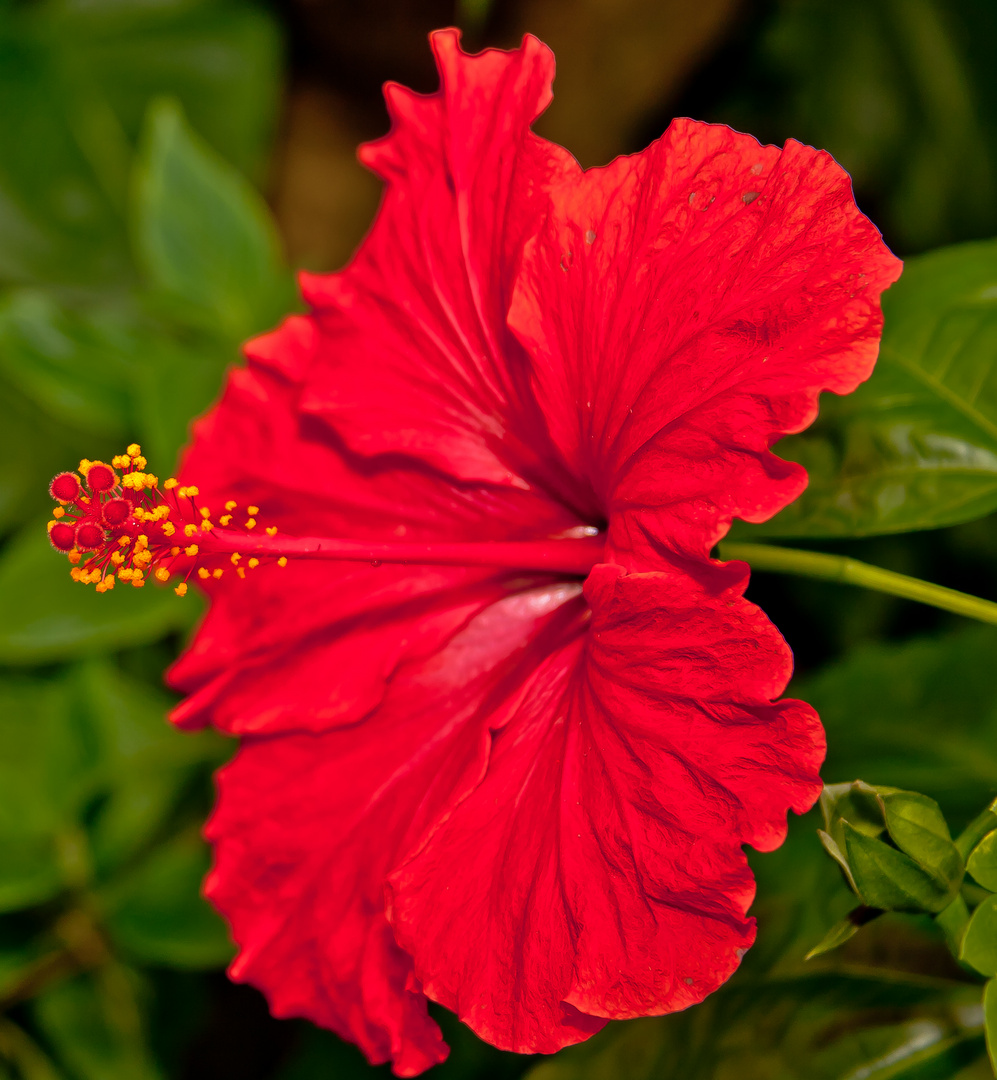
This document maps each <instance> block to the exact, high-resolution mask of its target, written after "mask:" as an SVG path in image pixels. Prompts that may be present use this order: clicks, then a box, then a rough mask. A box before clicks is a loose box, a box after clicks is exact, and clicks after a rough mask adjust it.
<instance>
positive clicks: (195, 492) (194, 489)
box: [187, 484, 201, 499]
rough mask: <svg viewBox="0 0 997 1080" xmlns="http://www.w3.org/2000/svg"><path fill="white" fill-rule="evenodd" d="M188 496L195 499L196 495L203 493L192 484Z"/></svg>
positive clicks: (188, 489)
mask: <svg viewBox="0 0 997 1080" xmlns="http://www.w3.org/2000/svg"><path fill="white" fill-rule="evenodd" d="M187 494H188V495H189V496H190V498H192V499H193V498H194V496H195V495H200V494H201V491H200V489H199V488H196V487H194V485H193V484H191V485H190V487H189V488H187Z"/></svg>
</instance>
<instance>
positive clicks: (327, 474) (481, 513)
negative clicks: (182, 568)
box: [170, 317, 577, 733]
mask: <svg viewBox="0 0 997 1080" xmlns="http://www.w3.org/2000/svg"><path fill="white" fill-rule="evenodd" d="M310 327H311V321H310V320H307V319H303V318H301V317H295V318H293V319H290V320H288V322H287V323H286V324H285V325H284V327H282V328H281V330H279V331H277V332H275V333H274V334H270V335H267V336H266V337H265V338H263V339H258V340H257V341H256V342H253V343H251V344H250V346H249V348H248V350H247V351H248V353H249V356H250V367H249V368H248V369H243V370H237V371H235V372H233V373H232V374H231V375H230V377H229V380H228V383H227V385H226V389H225V394H224V396H223V398H222V401H221V402H220V403H219V405H218V406H217V408H215V409H214V410H213V411H212V412H211V413H210V414H209V415H208V416H207V417H205V418H204V419H202V420H200V421H198V423H197V424H196V426H195V433H196V436H197V437H196V440H195V443H194V445H193V447H192V448H191V450H190V451H189V453H188V454H187V456H186V459H185V462H184V467H183V473H182V476H183V477H185V478H189V481H190V482H196V484H197V486H198V487H199V489H200V492H201V494H200V496H199V500H200V501H201V503H202V504H203V505H205V506H207V507H208V508H209V509H212V510H213V511H214V513H215V515H217V514H219V513H220V512H221V507H222V504H224V503H225V502H226V501H227V500H228V499H229V498H231V497H233V496H234V497H236V498H237V499H238V501H239V503H240V505H241V506H242V507H243V508H244V507H245V506H247V505H258V506H259V507H260V515H259V516H260V521H261V527H262V525H264V524H265V525H274V526H277V527H278V528H279V529H281V530H282V531H286V532H289V533H292V534H298V535H300V534H302V533H304V534H311V535H318V536H322V535H326V536H339V537H347V538H365V537H370V538H376V539H384V538H388V539H405V540H423V539H436V538H438V537H444V538H446V539H447V540H459V539H467V540H472V539H478V538H480V537H481V536H482V535H483V534H484V535H489V536H491V537H494V538H497V539H519V538H521V537H533V536H535V535H536V533H535V530H536V529H537V527H538V524H539V526H540V528H541V529H546V530H548V532H549V534H556V533H559V532H562V531H564V530H565V529H567V528H570V527H572V526H574V525H575V524H577V518H576V517H575V516H574V515H572V514H571V513H570V512H569V511H567V510H566V509H565V508H563V507H562V506H559V505H558V504H555V503H551V502H550V501H549V500H547V499H543V498H541V497H540V496H539V495H538V494H537V493H535V492H532V491H523V490H521V489H518V488H509V487H496V486H488V485H466V486H454V485H451V484H444V483H441V482H440V478H439V477H438V476H436V475H433V474H431V473H430V472H429V470H427V469H426V467H425V466H424V465H423V464H422V463H421V462H419V461H418V460H411V461H399V460H398V459H397V458H393V459H391V460H390V461H382V462H379V463H372V462H368V461H365V460H364V459H359V460H358V459H357V458H356V456H355V455H352V454H351V453H350V452H349V451H348V450H346V448H345V447H342V446H341V445H339V444H337V442H336V440H335V439H334V438H333V437H332V435H331V433H330V432H329V431H328V430H327V429H325V428H319V429H318V430H315V428H314V424H312V426H311V428H310V427H309V420H308V418H307V417H306V418H304V420H302V418H301V416H300V413H299V411H298V408H299V400H300V393H301V388H300V383H298V382H296V381H295V379H297V378H300V377H303V375H304V373H305V372H307V370H308V368H309V366H310V364H311V362H312V356H313V353H314V348H315V340H314V335H313V332H312V330H311V329H310ZM239 516H240V518H241V516H242V515H239ZM215 520H216V521H217V516H216V518H215ZM514 576H518V577H519V578H520V579H521V580H522V577H523V575H510V574H508V573H506V574H505V575H500V574H499V575H497V574H496V573H495V572H493V571H491V570H489V569H487V568H482V567H475V568H468V567H460V566H456V567H454V566H450V567H448V566H426V567H418V566H411V565H400V564H399V565H391V564H383V565H379V566H372V565H370V564H367V563H352V562H351V563H338V564H337V563H332V562H314V561H311V562H309V561H304V560H302V561H298V562H295V561H292V562H291V563H290V564H289V565H288V566H287V567H286V568H285V569H280V568H278V567H276V566H274V565H272V564H269V565H265V566H261V567H259V568H258V569H256V570H253V571H250V572H249V573H248V574H247V576H246V579H245V580H239V579H238V578H236V577H235V575H234V572H233V571H232V570H231V569H229V570H228V571H227V576H225V577H223V578H222V579H221V580H220V581H217V582H215V581H214V580H210V581H209V582H207V583H206V585H205V588H206V590H207V591H208V592H209V593H210V595H211V596H212V598H213V601H214V602H213V603H212V606H211V609H210V611H209V613H208V615H207V617H206V619H205V621H204V623H203V625H202V626H201V628H200V631H199V633H198V635H197V637H196V638H195V640H194V642H193V644H192V645H191V647H190V649H188V650H187V652H186V653H185V654H184V655H183V656H182V657H181V659H180V660H179V661H178V662H177V664H176V665H175V666H174V667H173V668H172V669H171V672H170V682H171V684H172V685H174V686H175V687H177V688H178V689H182V690H183V691H185V692H186V693H187V694H189V695H190V696H189V697H188V698H187V700H185V701H184V702H183V703H182V704H181V705H180V706H179V707H178V708H177V710H176V711H175V712H174V715H173V719H174V721H175V722H176V723H179V724H181V725H182V726H184V727H198V726H202V725H203V724H205V723H207V722H209V721H210V722H211V723H213V724H215V725H216V726H217V727H219V728H220V729H222V730H225V731H230V732H236V733H239V732H246V731H257V732H260V731H268V732H275V731H279V730H298V731H301V730H304V731H318V730H322V729H324V728H326V727H329V726H333V725H335V724H342V723H351V722H353V721H356V720H358V719H360V718H361V717H362V716H364V715H366V714H367V713H368V712H369V711H370V710H371V709H372V708H374V707H375V706H376V705H377V703H378V701H379V700H380V698H381V696H382V694H383V692H384V687H385V685H386V683H387V681H388V679H389V678H390V677H391V675H392V673H393V671H394V670H395V669H396V667H397V666H398V664H400V663H401V662H402V661H404V660H405V659H411V658H414V657H418V656H426V655H428V654H429V653H431V652H432V651H434V650H435V649H436V648H438V647H439V646H440V645H441V644H442V643H443V642H444V641H446V640H447V638H448V637H449V636H451V635H452V634H453V633H454V632H455V631H456V630H457V629H459V628H460V627H461V626H462V625H463V624H464V623H465V622H466V621H467V619H469V618H470V617H471V615H472V614H473V613H474V612H476V611H478V610H480V609H481V608H482V607H483V606H486V605H487V604H488V603H491V602H493V601H494V600H497V599H499V598H500V597H501V596H503V595H505V594H506V593H507V592H508V590H509V585H508V584H507V581H508V579H509V578H510V577H514ZM262 673H265V674H262ZM261 674H262V677H261ZM289 691H290V692H289Z"/></svg>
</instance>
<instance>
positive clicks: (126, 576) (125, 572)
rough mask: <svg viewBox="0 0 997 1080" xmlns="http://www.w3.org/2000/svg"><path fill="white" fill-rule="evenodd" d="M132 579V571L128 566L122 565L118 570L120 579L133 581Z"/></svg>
mask: <svg viewBox="0 0 997 1080" xmlns="http://www.w3.org/2000/svg"><path fill="white" fill-rule="evenodd" d="M131 579H132V571H131V570H129V569H128V567H127V566H122V568H121V569H120V570H119V571H118V580H119V581H131Z"/></svg>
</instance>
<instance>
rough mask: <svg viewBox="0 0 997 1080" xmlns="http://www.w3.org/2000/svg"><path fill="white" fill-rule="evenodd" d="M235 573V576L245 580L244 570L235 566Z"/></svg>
mask: <svg viewBox="0 0 997 1080" xmlns="http://www.w3.org/2000/svg"><path fill="white" fill-rule="evenodd" d="M235 572H236V573H237V574H238V575H239V577H241V578H242V579H243V580H245V578H246V571H245V570H243V568H242V567H241V566H237V567H236V568H235Z"/></svg>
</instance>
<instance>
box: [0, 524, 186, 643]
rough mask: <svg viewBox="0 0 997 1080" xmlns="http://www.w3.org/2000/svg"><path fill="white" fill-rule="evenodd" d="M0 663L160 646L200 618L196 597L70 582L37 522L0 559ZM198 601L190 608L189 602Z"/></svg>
mask: <svg viewBox="0 0 997 1080" xmlns="http://www.w3.org/2000/svg"><path fill="white" fill-rule="evenodd" d="M0 595H2V596H3V597H4V606H3V611H2V615H0V663H5V664H12V663H20V664H31V663H42V662H47V661H51V660H62V659H70V658H74V657H77V656H83V655H88V654H91V653H93V652H96V651H97V650H99V649H104V648H109V647H111V648H113V647H116V646H118V647H120V646H124V645H138V644H142V643H143V642H146V641H155V640H156V639H158V638H160V637H162V636H163V635H164V634H167V633H169V632H171V631H173V630H178V629H184V628H186V627H188V626H190V625H191V623H192V622H193V621H194V619H196V617H197V615H198V613H199V611H200V605H199V603H198V598H197V597H196V596H195V595H194V594H188V595H187V596H185V597H184V598H183V599H182V600H181V599H180V598H178V597H177V596H176V595H175V594H174V592H173V590H172V589H171V588H169V587H166V588H159V587H156V586H155V585H152V586H146V587H145V588H143V589H133V588H128V589H125V588H117V589H115V590H114V591H112V592H107V593H104V594H103V595H100V594H98V593H96V592H95V591H94V590H93V588H90V587H87V586H84V585H79V584H78V583H76V582H74V581H72V580H71V579H70V577H69V567H68V563H67V562H66V558H65V556H63V555H59V554H58V553H57V552H55V551H54V550H53V549H52V547H51V545H50V544H49V543H48V540H47V537H46V533H45V523H44V522H37V523H36V524H34V525H32V526H31V527H29V528H28V529H26V530H25V531H24V532H23V533H22V534H21V535H20V536H19V537H18V538H17V539H16V540H14V541H12V542H11V544H10V545H9V546H8V547H7V548H5V549H4V551H3V554H2V556H0ZM191 601H193V603H191Z"/></svg>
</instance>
